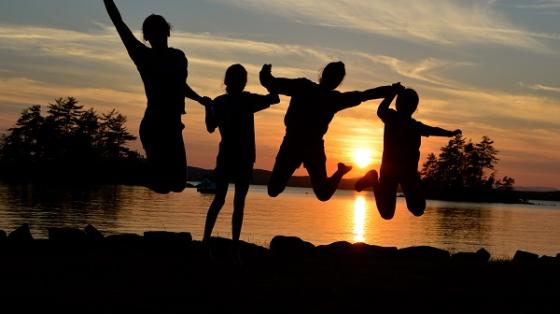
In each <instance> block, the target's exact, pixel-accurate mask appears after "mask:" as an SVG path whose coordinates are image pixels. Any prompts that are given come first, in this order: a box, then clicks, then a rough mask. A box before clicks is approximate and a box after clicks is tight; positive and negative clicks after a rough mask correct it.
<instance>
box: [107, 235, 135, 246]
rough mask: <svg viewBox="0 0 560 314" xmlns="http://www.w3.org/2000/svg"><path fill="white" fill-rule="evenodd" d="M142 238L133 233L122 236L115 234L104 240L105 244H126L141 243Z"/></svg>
mask: <svg viewBox="0 0 560 314" xmlns="http://www.w3.org/2000/svg"><path fill="white" fill-rule="evenodd" d="M142 240H143V239H142V237H141V236H139V235H137V234H134V233H124V234H115V235H110V236H108V237H106V238H105V241H106V242H109V243H118V244H120V243H127V242H135V243H136V242H140V241H142Z"/></svg>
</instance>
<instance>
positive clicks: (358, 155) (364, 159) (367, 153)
mask: <svg viewBox="0 0 560 314" xmlns="http://www.w3.org/2000/svg"><path fill="white" fill-rule="evenodd" d="M352 158H353V159H354V164H355V165H356V166H358V167H359V168H365V167H367V166H369V165H371V164H372V163H373V151H372V150H371V149H367V148H356V149H354V151H353V152H352Z"/></svg>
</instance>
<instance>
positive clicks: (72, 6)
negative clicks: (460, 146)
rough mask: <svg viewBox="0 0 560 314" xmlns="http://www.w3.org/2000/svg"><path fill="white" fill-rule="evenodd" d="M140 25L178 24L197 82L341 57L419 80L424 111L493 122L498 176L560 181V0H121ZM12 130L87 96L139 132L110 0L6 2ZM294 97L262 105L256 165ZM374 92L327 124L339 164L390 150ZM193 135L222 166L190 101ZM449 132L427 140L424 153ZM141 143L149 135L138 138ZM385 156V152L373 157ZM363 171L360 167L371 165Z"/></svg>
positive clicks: (0, 74)
mask: <svg viewBox="0 0 560 314" xmlns="http://www.w3.org/2000/svg"><path fill="white" fill-rule="evenodd" d="M116 3H117V5H118V6H119V8H120V9H121V12H122V14H123V16H124V18H125V20H126V21H127V23H128V24H129V26H130V27H131V28H132V29H134V30H138V29H139V28H140V25H141V23H142V21H143V19H144V18H145V17H146V16H147V15H148V14H150V13H159V14H162V15H164V16H165V17H166V18H167V19H168V20H169V21H170V22H171V23H172V24H173V26H174V32H173V33H172V37H171V39H170V44H171V45H172V46H174V47H176V48H180V49H182V50H184V51H185V52H186V53H187V56H188V58H189V61H190V67H189V73H190V76H189V83H190V84H191V85H192V86H194V87H195V88H196V89H197V90H199V91H200V92H201V93H203V94H207V95H209V96H212V97H215V96H217V95H219V94H220V93H222V92H223V86H222V84H221V81H222V79H223V73H224V71H225V69H226V67H227V66H228V65H230V64H232V63H238V62H239V63H242V64H244V65H245V66H246V67H247V69H248V70H249V72H250V73H251V76H250V82H249V86H248V89H249V90H252V91H256V92H264V90H263V89H262V88H261V87H260V86H258V80H257V76H256V74H257V73H258V70H259V68H260V66H261V65H262V64H263V63H272V64H273V72H274V73H275V74H276V75H281V76H288V77H300V76H305V77H309V78H311V79H315V78H317V76H318V73H319V71H320V69H321V67H322V66H324V64H326V63H327V62H329V61H331V60H342V61H344V62H345V63H346V65H347V73H348V76H347V79H346V81H345V82H344V85H343V86H342V88H341V89H342V90H355V89H358V90H360V89H366V88H371V87H375V86H379V85H386V84H390V83H393V82H395V81H401V82H402V83H403V84H405V85H409V86H411V87H413V88H415V89H417V90H418V92H419V94H420V96H421V104H420V109H419V112H418V113H417V114H416V118H417V119H418V120H421V121H423V122H425V123H429V124H433V125H439V126H442V127H445V128H450V129H455V128H461V129H463V130H464V134H465V136H467V137H469V138H472V139H473V140H478V139H479V138H480V137H481V136H482V135H488V136H490V137H491V138H492V139H494V140H495V141H496V146H497V148H498V149H499V150H500V152H501V153H500V158H501V161H500V164H499V166H498V169H499V173H498V175H510V176H513V177H515V178H516V179H517V182H518V184H519V185H546V186H554V187H560V149H559V148H560V147H559V146H560V145H559V143H560V135H559V134H560V133H559V131H560V122H559V119H558V118H559V117H560V77H559V75H558V73H559V72H560V71H559V70H560V22H559V21H560V19H559V17H560V1H558V0H556V1H552V0H547V1H539V0H536V1H535V0H534V1H521V0H513V1H506V0H504V1H495V0H494V1H490V0H484V1H483V0H474V1H451V0H449V1H442V0H431V1H429V0H420V1H404V0H394V1H368V0H339V1H334V0H323V1H310V0H204V1H178V0H161V1H146V0H121V1H118V0H117V1H116ZM0 21H1V22H0V130H5V129H6V128H8V127H9V126H10V125H11V124H12V123H13V122H14V120H15V118H16V117H17V115H18V113H19V112H20V111H21V110H22V109H23V108H25V107H26V106H27V105H30V104H47V103H48V102H50V101H52V100H53V99H54V98H56V97H62V96H70V95H71V96H75V97H77V98H78V99H80V100H81V101H82V103H83V104H84V105H86V106H94V107H95V108H97V109H98V110H107V109H110V108H113V107H116V108H117V109H119V110H120V111H121V112H123V113H124V114H126V115H127V116H128V117H129V127H130V130H131V131H132V132H133V133H137V129H138V121H139V119H140V118H141V116H142V113H143V108H144V106H145V97H144V94H143V89H142V85H141V81H140V78H139V76H138V74H137V73H136V70H135V68H134V66H133V65H132V63H131V62H130V61H129V60H128V59H127V56H126V53H125V51H124V49H123V47H122V44H121V43H120V42H119V40H118V37H117V35H116V32H115V31H114V29H113V28H112V26H111V25H110V21H109V19H108V18H107V16H106V13H105V10H104V7H103V4H102V1H101V0H99V1H90V0H88V1H85V0H74V1H69V0H67V1H62V0H49V1H38V0H34V1H30V0H18V1H7V0H1V1H0ZM282 100H283V101H282V104H281V105H279V106H277V107H274V108H272V109H270V110H268V111H267V112H263V113H261V114H259V115H258V116H257V132H258V135H257V141H258V146H259V148H258V157H257V167H260V168H267V169H270V168H271V166H272V162H273V160H274V156H275V153H276V151H277V149H278V145H279V143H280V141H281V137H282V131H283V125H282V118H283V114H284V112H285V110H286V106H287V101H288V99H287V98H282ZM376 106H377V103H376V102H368V103H366V104H363V105H362V106H360V107H358V108H355V109H351V110H348V111H346V112H343V113H341V114H340V115H339V116H338V117H337V118H336V119H335V121H334V122H333V124H332V126H331V128H330V131H329V134H328V135H327V137H326V145H327V153H328V156H329V167H330V168H331V169H334V167H335V165H336V163H337V162H338V161H346V160H348V159H351V155H352V151H353V150H354V149H355V148H358V147H369V148H371V149H372V150H373V151H374V154H373V155H374V159H375V160H376V159H378V158H379V155H380V153H381V151H380V150H381V141H382V137H381V136H382V124H381V123H380V122H379V121H378V120H377V118H376V116H375V109H376ZM188 110H189V114H188V115H187V116H185V117H184V122H185V123H186V124H187V129H186V131H185V134H184V135H185V139H186V143H187V150H188V158H189V162H190V164H192V165H196V166H202V167H207V168H211V167H212V166H213V160H214V156H215V153H216V148H217V142H218V140H219V139H218V137H217V135H208V134H206V133H205V129H204V127H203V111H202V109H201V108H200V107H199V106H198V105H196V104H194V103H192V102H191V103H189V105H188ZM445 143H446V139H437V138H429V139H426V140H424V142H423V145H422V153H423V156H425V155H426V154H427V153H428V152H431V151H437V149H438V148H439V147H440V146H442V145H444V144H445ZM133 146H134V147H135V148H138V149H140V146H139V143H135V144H134V145H133ZM374 166H375V167H377V166H378V165H374ZM359 174H360V172H359V171H358V170H357V171H356V172H355V175H359Z"/></svg>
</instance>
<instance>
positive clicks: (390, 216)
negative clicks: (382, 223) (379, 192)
mask: <svg viewBox="0 0 560 314" xmlns="http://www.w3.org/2000/svg"><path fill="white" fill-rule="evenodd" d="M379 213H380V214H381V218H383V219H385V220H391V219H393V217H395V213H394V212H391V213H384V212H379Z"/></svg>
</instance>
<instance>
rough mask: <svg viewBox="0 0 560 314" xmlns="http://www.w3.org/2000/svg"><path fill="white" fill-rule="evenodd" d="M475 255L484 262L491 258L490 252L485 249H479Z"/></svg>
mask: <svg viewBox="0 0 560 314" xmlns="http://www.w3.org/2000/svg"><path fill="white" fill-rule="evenodd" d="M476 254H477V255H478V256H479V257H480V258H481V259H483V260H484V261H485V262H488V261H489V260H490V257H492V255H490V252H488V251H486V249H485V248H481V249H480V250H478V251H476Z"/></svg>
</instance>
